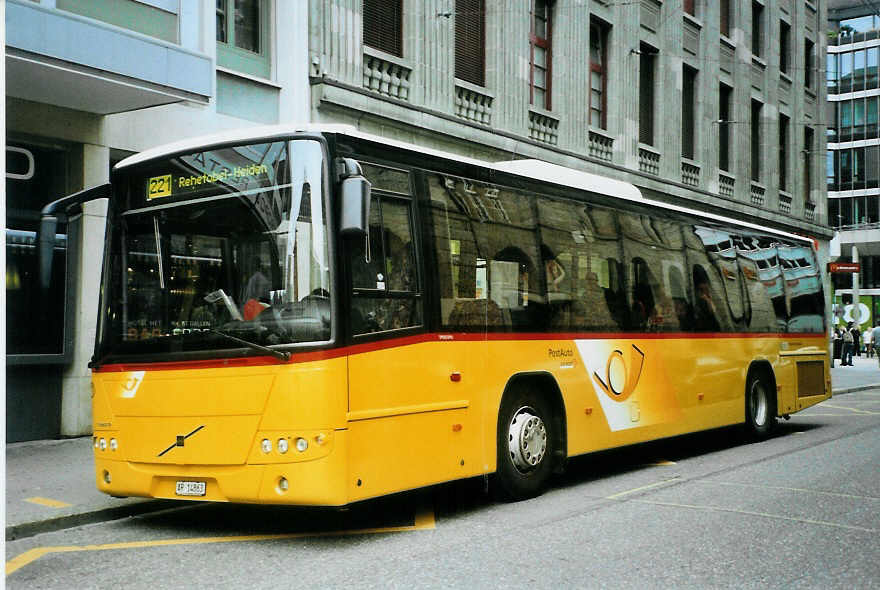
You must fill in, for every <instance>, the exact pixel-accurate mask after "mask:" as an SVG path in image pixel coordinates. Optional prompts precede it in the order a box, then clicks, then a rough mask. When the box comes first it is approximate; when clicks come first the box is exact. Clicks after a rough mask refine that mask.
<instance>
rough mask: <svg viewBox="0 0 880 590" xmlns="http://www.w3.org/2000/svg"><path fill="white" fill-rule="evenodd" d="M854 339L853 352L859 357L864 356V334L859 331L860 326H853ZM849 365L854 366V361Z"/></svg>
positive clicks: (851, 329)
mask: <svg viewBox="0 0 880 590" xmlns="http://www.w3.org/2000/svg"><path fill="white" fill-rule="evenodd" d="M850 331H851V332H852V337H853V346H852V347H853V352H855V354H856V356H857V357H861V356H862V333H861V332H860V331H859V325H858V324H853V327H852V328H850ZM849 364H852V361H851V360H850V361H849Z"/></svg>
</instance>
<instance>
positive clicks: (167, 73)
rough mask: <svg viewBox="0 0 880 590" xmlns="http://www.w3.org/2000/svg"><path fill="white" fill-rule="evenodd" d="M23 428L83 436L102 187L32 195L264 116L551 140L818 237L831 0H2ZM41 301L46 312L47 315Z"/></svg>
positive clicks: (554, 157) (645, 183)
mask: <svg viewBox="0 0 880 590" xmlns="http://www.w3.org/2000/svg"><path fill="white" fill-rule="evenodd" d="M5 9H6V16H5V18H6V31H7V37H6V68H7V86H6V118H7V135H6V140H7V158H8V160H7V161H8V162H9V165H8V172H7V194H8V201H7V227H8V229H7V260H8V269H7V306H8V308H7V330H8V336H7V337H8V340H7V352H8V355H7V438H8V440H27V439H29V438H47V437H54V436H59V435H62V436H69V435H79V434H87V433H88V432H89V431H90V414H89V400H90V396H89V381H88V379H89V378H88V376H89V370H88V368H87V366H86V364H87V362H88V359H89V357H90V355H91V351H92V347H93V339H94V324H95V317H96V311H97V298H98V276H99V273H100V268H99V267H100V265H99V264H96V261H97V260H99V259H100V258H99V254H100V251H101V244H102V239H103V238H102V232H103V225H104V221H103V210H104V208H105V206H106V204H104V206H102V205H101V204H100V203H94V204H90V205H89V206H87V207H85V209H84V211H83V213H82V215H79V216H76V217H74V218H73V219H71V220H70V222H69V223H68V224H67V226H66V229H65V231H64V232H62V233H59V235H58V237H57V238H56V240H57V244H56V247H57V248H59V249H66V251H67V258H66V260H67V265H66V267H63V268H59V269H56V274H55V276H54V278H55V280H56V285H55V289H56V290H55V291H54V292H53V293H54V296H53V297H52V298H50V300H49V301H42V302H40V301H39V299H38V298H37V297H36V294H35V292H34V286H35V285H34V273H35V270H34V254H33V252H34V233H35V224H36V220H37V219H38V217H39V210H40V208H41V207H42V205H44V204H45V203H47V202H49V201H51V200H54V199H55V198H57V197H59V196H61V195H63V194H66V193H69V192H74V191H76V190H79V189H81V188H83V187H87V186H91V185H94V184H98V183H101V182H104V181H106V179H107V178H108V174H109V170H110V167H111V166H112V165H113V164H114V163H115V162H116V161H118V160H119V159H121V158H122V157H124V156H126V155H128V154H130V153H133V152H136V151H140V150H144V149H146V148H149V147H152V146H155V145H158V144H161V143H166V142H170V141H174V140H177V139H180V138H183V137H190V136H194V135H198V134H202V133H207V132H212V131H218V130H223V129H228V128H231V127H240V126H246V125H257V124H266V123H293V122H314V123H325V122H328V123H346V124H350V125H354V126H356V127H358V128H360V129H362V130H364V131H367V132H370V133H375V134H378V135H382V136H386V137H389V138H394V139H401V140H406V141H409V142H412V143H415V144H418V145H423V146H426V147H431V148H438V149H443V150H446V151H450V152H454V153H458V154H462V155H466V156H472V157H478V158H482V159H486V160H507V159H512V158H537V159H541V160H547V161H551V162H554V163H558V164H562V165H566V166H570V167H573V168H577V169H581V170H586V171H588V172H593V173H597V174H602V175H605V176H609V177H613V178H616V179H620V180H624V181H627V182H631V183H633V184H635V185H637V186H638V187H639V188H640V189H641V190H642V192H643V193H645V194H646V195H647V196H650V197H652V198H657V199H663V200H667V201H673V202H676V203H680V204H685V205H687V206H690V207H696V208H700V209H704V210H707V211H711V212H720V213H724V214H726V215H730V216H734V217H738V218H741V219H744V220H748V221H752V222H757V223H761V224H766V225H770V226H772V227H776V228H780V229H784V230H787V231H791V232H796V233H800V234H804V235H809V236H812V237H814V238H816V239H817V240H818V242H819V243H820V248H822V249H826V251H827V244H828V239H829V238H830V232H829V230H828V229H827V226H826V221H827V220H826V211H827V205H826V202H825V199H826V197H825V184H824V182H823V181H822V178H821V175H820V173H819V171H820V169H821V166H822V164H823V162H824V161H825V159H824V156H823V155H822V154H823V152H824V142H823V140H822V138H821V136H822V133H823V129H824V127H823V123H824V121H823V120H824V114H825V107H824V103H825V86H824V85H823V84H822V76H821V74H820V73H821V66H822V65H823V64H824V54H825V47H826V35H825V22H826V6H825V0H711V1H710V0H683V1H679V0H665V1H661V0H626V1H623V0H556V1H551V0H291V1H287V0H219V1H218V0H192V1H189V0H94V1H91V2H86V3H83V2H76V1H73V0H41V1H39V2H34V1H30V0H8V2H6V5H5ZM37 316H39V317H42V318H47V319H45V320H44V324H45V325H47V326H48V329H43V330H35V329H33V326H34V325H35V324H34V323H33V321H32V320H33V318H35V317H37Z"/></svg>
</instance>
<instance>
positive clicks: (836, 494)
mask: <svg viewBox="0 0 880 590" xmlns="http://www.w3.org/2000/svg"><path fill="white" fill-rule="evenodd" d="M691 483H697V484H703V485H719V486H738V487H743V488H758V489H762V490H782V491H784V492H803V493H805V494H817V495H819V496H834V497H835V498H851V499H854V500H875V501H877V500H880V498H878V497H876V496H857V495H854V494H841V493H840V492H822V491H819V490H808V489H806V488H790V487H786V486H768V485H761V484H755V483H739V482H735V481H711V480H702V481H692V482H691Z"/></svg>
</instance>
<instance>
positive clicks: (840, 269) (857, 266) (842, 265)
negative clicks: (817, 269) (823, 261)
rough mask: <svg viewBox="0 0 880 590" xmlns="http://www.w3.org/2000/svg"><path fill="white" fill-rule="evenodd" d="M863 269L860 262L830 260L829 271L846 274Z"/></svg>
mask: <svg viewBox="0 0 880 590" xmlns="http://www.w3.org/2000/svg"><path fill="white" fill-rule="evenodd" d="M861 271H862V265H861V263H858V262H829V263H828V272H832V273H839V274H846V273H857V272H861Z"/></svg>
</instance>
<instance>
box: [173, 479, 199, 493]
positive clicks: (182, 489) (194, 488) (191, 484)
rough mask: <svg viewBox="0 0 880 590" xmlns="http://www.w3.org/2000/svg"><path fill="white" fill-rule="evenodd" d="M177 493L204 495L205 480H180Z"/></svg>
mask: <svg viewBox="0 0 880 590" xmlns="http://www.w3.org/2000/svg"><path fill="white" fill-rule="evenodd" d="M175 493H176V494H177V495H178V496H204V495H205V482H203V481H179V482H177V488H176V489H175Z"/></svg>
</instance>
